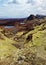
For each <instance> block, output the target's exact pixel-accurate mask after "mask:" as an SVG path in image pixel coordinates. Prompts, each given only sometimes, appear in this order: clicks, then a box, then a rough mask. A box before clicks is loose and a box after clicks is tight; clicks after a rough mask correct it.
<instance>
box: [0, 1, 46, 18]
mask: <svg viewBox="0 0 46 65" xmlns="http://www.w3.org/2000/svg"><path fill="white" fill-rule="evenodd" d="M31 14H34V15H36V14H41V15H46V0H0V18H25V17H28V16H29V15H31Z"/></svg>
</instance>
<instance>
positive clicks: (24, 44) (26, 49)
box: [0, 19, 46, 65]
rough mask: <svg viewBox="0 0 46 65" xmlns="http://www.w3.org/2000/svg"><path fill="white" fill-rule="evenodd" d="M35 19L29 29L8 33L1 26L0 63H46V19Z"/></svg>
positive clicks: (15, 64)
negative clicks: (31, 28)
mask: <svg viewBox="0 0 46 65" xmlns="http://www.w3.org/2000/svg"><path fill="white" fill-rule="evenodd" d="M33 21H34V22H35V23H33V28H34V29H33V30H29V31H28V30H27V31H18V32H17V33H13V32H10V31H9V32H8V34H7V32H4V29H1V28H0V65H46V19H43V20H42V19H41V20H39V21H36V19H35V20H33ZM27 22H31V21H27ZM36 22H38V23H40V24H37V23H36Z"/></svg>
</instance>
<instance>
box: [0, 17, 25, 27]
mask: <svg viewBox="0 0 46 65" xmlns="http://www.w3.org/2000/svg"><path fill="white" fill-rule="evenodd" d="M25 19H26V18H20V19H19V18H18V19H0V25H5V26H7V25H8V26H14V24H15V23H16V22H20V23H21V22H23V21H24V20H25Z"/></svg>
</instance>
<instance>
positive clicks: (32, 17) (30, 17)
mask: <svg viewBox="0 0 46 65" xmlns="http://www.w3.org/2000/svg"><path fill="white" fill-rule="evenodd" d="M35 18H36V16H34V15H30V16H29V17H28V18H27V20H30V21H31V20H33V19H35Z"/></svg>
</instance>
